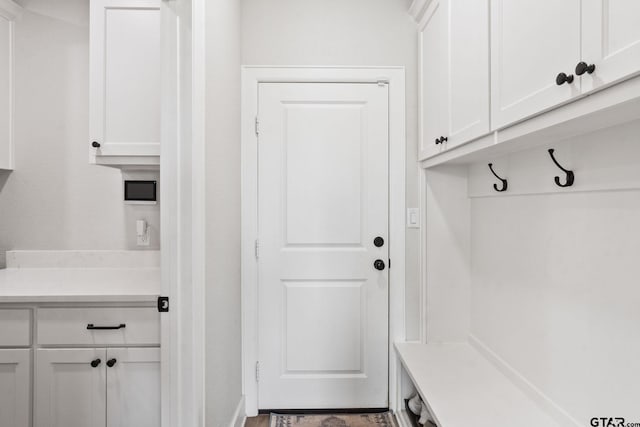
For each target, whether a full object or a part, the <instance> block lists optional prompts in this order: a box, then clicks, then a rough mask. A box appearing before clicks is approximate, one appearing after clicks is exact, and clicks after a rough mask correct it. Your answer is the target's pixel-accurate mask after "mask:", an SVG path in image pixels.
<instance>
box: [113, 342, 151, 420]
mask: <svg viewBox="0 0 640 427" xmlns="http://www.w3.org/2000/svg"><path fill="white" fill-rule="evenodd" d="M106 364H107V369H106V370H107V427H159V426H160V349H159V348H110V349H107V359H106Z"/></svg>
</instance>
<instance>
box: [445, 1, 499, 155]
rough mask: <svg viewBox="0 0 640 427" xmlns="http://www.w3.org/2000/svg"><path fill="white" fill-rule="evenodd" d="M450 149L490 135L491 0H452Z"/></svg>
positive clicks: (450, 21)
mask: <svg viewBox="0 0 640 427" xmlns="http://www.w3.org/2000/svg"><path fill="white" fill-rule="evenodd" d="M449 25H450V26H451V29H450V31H449V66H450V71H449V79H450V82H449V129H448V131H447V134H446V135H445V136H447V137H448V141H447V143H446V145H445V147H446V148H453V147H455V146H458V145H460V144H464V143H465V142H469V141H471V140H473V139H475V138H478V137H481V136H483V135H486V134H488V133H489V130H490V123H489V0H449Z"/></svg>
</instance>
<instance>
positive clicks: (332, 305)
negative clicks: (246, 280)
mask: <svg viewBox="0 0 640 427" xmlns="http://www.w3.org/2000/svg"><path fill="white" fill-rule="evenodd" d="M259 116H260V134H259V141H258V156H259V166H258V169H259V173H258V175H259V179H258V186H259V191H258V193H259V200H258V204H259V215H258V216H259V225H258V228H259V240H260V255H259V260H258V271H259V295H258V299H259V314H258V317H259V358H260V378H259V407H260V408H261V409H276V408H280V409H285V408H286V409H296V408H297V409H301V408H309V409H313V408H349V407H352V408H356V407H362V408H365V407H386V406H387V405H388V399H387V397H388V391H387V389H388V387H387V376H388V367H387V365H388V360H387V359H388V355H387V353H388V275H387V270H386V268H385V269H384V270H381V271H380V270H376V269H375V268H374V267H373V263H374V261H375V260H376V259H380V260H383V261H384V262H385V263H387V262H388V191H389V190H388V88H387V86H386V85H378V84H340V83H335V84H333V83H291V84H285V83H268V84H260V89H259ZM376 236H381V237H382V238H383V239H385V244H384V245H383V246H381V247H376V246H374V244H373V240H374V238H375V237H376Z"/></svg>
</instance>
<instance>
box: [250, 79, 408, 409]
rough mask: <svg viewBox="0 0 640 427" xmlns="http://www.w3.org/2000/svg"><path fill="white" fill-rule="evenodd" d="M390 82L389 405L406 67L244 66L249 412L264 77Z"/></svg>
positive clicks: (396, 319) (400, 301)
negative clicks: (258, 131)
mask: <svg viewBox="0 0 640 427" xmlns="http://www.w3.org/2000/svg"><path fill="white" fill-rule="evenodd" d="M380 80H384V81H387V82H388V83H389V147H390V148H389V191H390V193H389V235H390V239H389V240H390V246H389V257H390V259H391V260H392V262H393V266H392V268H391V269H390V270H389V408H390V409H391V410H395V409H396V406H397V378H396V376H397V373H398V366H399V363H400V362H399V361H398V359H397V355H396V352H395V350H394V348H393V345H394V343H395V342H396V341H404V339H405V301H404V299H405V212H406V209H405V207H406V206H405V205H406V197H405V180H406V164H405V163H406V134H405V72H404V67H270V66H266V67H259V66H245V67H242V122H241V126H242V147H241V151H242V153H241V156H242V190H241V192H242V214H241V216H242V239H241V240H242V249H241V255H242V357H243V378H242V382H243V394H244V395H245V398H246V412H247V415H248V416H254V415H256V414H257V413H258V387H257V383H256V381H255V377H254V372H255V364H256V361H257V358H258V346H257V341H258V319H257V307H258V299H257V288H256V283H257V276H258V272H257V263H256V260H255V254H254V249H255V248H254V244H255V243H254V242H255V239H256V238H257V223H258V218H257V211H258V210H257V194H258V192H257V166H258V157H257V145H256V135H255V128H254V126H255V122H254V121H255V117H256V115H257V111H258V84H259V83H261V82H291V83H294V82H340V83H350V82H356V83H364V82H366V83H373V82H379V81H380Z"/></svg>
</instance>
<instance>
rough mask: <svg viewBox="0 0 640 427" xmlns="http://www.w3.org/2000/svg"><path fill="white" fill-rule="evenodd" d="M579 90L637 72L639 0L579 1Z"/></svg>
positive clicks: (612, 81) (586, 89)
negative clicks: (582, 66) (588, 70)
mask: <svg viewBox="0 0 640 427" xmlns="http://www.w3.org/2000/svg"><path fill="white" fill-rule="evenodd" d="M582 31H583V55H582V60H583V61H584V62H585V63H587V64H589V65H590V64H594V65H595V66H596V68H595V71H594V72H593V73H592V74H584V75H583V76H582V90H583V92H586V91H589V90H592V89H595V88H597V87H599V86H603V85H607V84H611V83H615V82H616V81H618V80H621V79H623V78H625V77H630V76H632V75H634V74H638V73H640V1H638V0H583V29H582Z"/></svg>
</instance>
